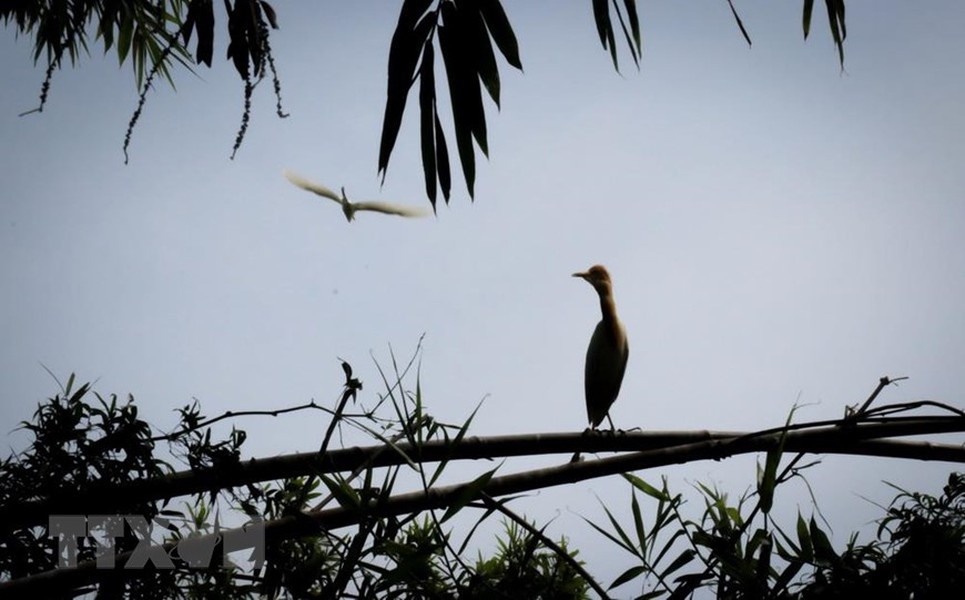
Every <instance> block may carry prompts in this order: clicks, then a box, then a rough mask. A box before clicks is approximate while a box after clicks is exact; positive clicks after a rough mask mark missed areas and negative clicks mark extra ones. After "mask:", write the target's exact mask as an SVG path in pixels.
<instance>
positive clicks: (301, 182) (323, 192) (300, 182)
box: [282, 169, 342, 204]
mask: <svg viewBox="0 0 965 600" xmlns="http://www.w3.org/2000/svg"><path fill="white" fill-rule="evenodd" d="M282 174H283V175H284V176H285V179H287V180H288V181H290V182H292V183H293V184H295V185H297V186H298V187H300V188H302V189H303V190H308V191H309V192H314V193H316V194H318V195H319V196H323V197H325V198H328V199H330V200H334V201H336V202H338V203H339V204H341V203H342V197H341V196H339V195H338V194H336V193H335V192H333V191H332V190H330V189H328V188H327V187H325V186H324V185H321V184H320V183H315V182H314V181H309V180H307V179H305V178H304V177H302V176H301V175H297V174H295V173H293V172H291V171H289V170H288V169H285V170H284V171H282Z"/></svg>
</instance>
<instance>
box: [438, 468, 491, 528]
mask: <svg viewBox="0 0 965 600" xmlns="http://www.w3.org/2000/svg"><path fill="white" fill-rule="evenodd" d="M496 468H497V469H498V468H499V467H496ZM495 473H496V469H492V470H489V471H486V472H485V473H483V474H482V475H480V476H479V477H477V478H475V479H473V480H472V481H470V482H469V483H467V484H466V485H464V486H463V487H462V489H460V490H459V493H458V494H456V497H455V499H454V500H453V501H452V503H451V504H449V508H448V509H446V514H444V515H443V516H442V519H441V520H440V522H441V523H444V522H446V521H448V520H449V518H450V517H452V516H453V515H455V514H456V513H458V512H459V511H460V510H462V508H463V507H464V506H466V505H467V504H469V503H470V502H471V501H472V500H474V499H475V498H476V496H478V495H479V492H481V491H482V490H483V489H485V487H486V486H487V485H488V484H489V480H490V479H492V478H493V474H495Z"/></svg>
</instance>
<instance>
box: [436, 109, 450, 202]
mask: <svg viewBox="0 0 965 600" xmlns="http://www.w3.org/2000/svg"><path fill="white" fill-rule="evenodd" d="M435 119H436V169H438V171H439V185H440V186H441V187H442V197H443V198H445V200H446V204H449V191H450V189H451V188H452V176H451V174H450V172H449V149H448V148H447V147H446V134H445V132H443V131H442V123H440V122H439V113H438V111H437V112H436V117H435Z"/></svg>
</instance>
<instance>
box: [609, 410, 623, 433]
mask: <svg viewBox="0 0 965 600" xmlns="http://www.w3.org/2000/svg"><path fill="white" fill-rule="evenodd" d="M606 420H607V423H609V424H610V431H608V432H607V433H608V434H610V435H615V434H617V433H623V432H622V431H619V432H618V431H617V428H616V427H614V426H613V419H611V418H610V413H607V414H606Z"/></svg>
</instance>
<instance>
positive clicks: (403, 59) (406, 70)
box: [379, 0, 522, 207]
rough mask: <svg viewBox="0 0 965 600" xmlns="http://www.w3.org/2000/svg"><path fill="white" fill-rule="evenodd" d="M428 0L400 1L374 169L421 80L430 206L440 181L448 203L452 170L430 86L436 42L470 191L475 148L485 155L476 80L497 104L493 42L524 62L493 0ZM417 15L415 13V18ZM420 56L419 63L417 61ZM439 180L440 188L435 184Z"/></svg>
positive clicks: (384, 160)
mask: <svg viewBox="0 0 965 600" xmlns="http://www.w3.org/2000/svg"><path fill="white" fill-rule="evenodd" d="M430 5H431V2H426V1H424V0H406V1H405V2H404V3H403V5H402V10H401V11H400V14H399V22H398V25H397V26H396V30H395V33H394V34H393V37H392V44H391V46H390V49H389V77H388V89H387V94H386V103H385V113H384V117H383V125H382V141H381V146H380V149H379V172H380V173H381V174H382V176H383V178H384V177H385V172H386V170H387V169H388V165H389V158H390V157H391V155H392V150H393V149H394V147H395V142H396V139H397V137H398V133H399V128H400V127H401V124H402V115H403V113H404V111H405V104H406V100H407V98H408V94H409V89H410V88H411V87H412V84H413V83H414V82H415V80H416V79H419V82H420V85H419V111H420V119H419V125H420V126H419V132H420V136H421V151H422V166H423V172H424V175H425V186H426V195H427V196H428V197H429V200H430V202H432V205H433V207H435V202H436V194H437V190H438V188H439V187H441V188H442V194H443V197H444V199H445V200H446V202H448V201H449V193H450V186H451V174H450V166H449V151H448V146H447V143H446V139H445V133H444V131H443V128H442V123H441V121H440V119H439V105H438V101H437V96H436V89H435V82H436V78H435V47H434V46H433V40H434V37H435V34H436V33H438V39H439V48H438V49H439V51H440V52H441V53H442V59H443V62H444V64H445V67H446V82H447V84H448V87H449V100H450V103H451V108H452V116H453V118H452V122H453V129H454V130H455V136H456V148H457V150H458V153H459V160H460V164H461V166H462V171H463V175H464V177H465V180H466V187H467V189H468V191H469V195H470V197H472V196H473V194H474V185H475V179H476V162H475V148H474V147H473V142H474V141H475V144H476V145H477V146H479V149H480V150H481V151H482V152H483V154H485V155H488V153H489V145H488V141H487V135H486V113H485V109H484V108H483V103H482V93H481V90H480V83H482V85H483V86H485V88H486V91H487V92H488V94H489V96H490V97H491V98H492V99H493V101H494V102H495V103H496V106H497V107H498V106H499V102H500V80H499V69H498V66H497V64H496V55H495V52H494V50H493V44H494V43H495V46H496V48H498V49H499V51H500V53H501V54H502V55H503V57H504V58H505V59H506V61H507V62H509V64H510V65H512V66H514V67H516V68H520V69H521V68H522V65H521V63H520V61H519V48H518V44H517V42H516V36H515V34H514V33H513V30H512V27H511V26H510V24H509V20H508V19H507V18H506V14H505V11H503V8H502V5H501V4H500V3H499V1H498V0H458V1H454V0H442V1H441V2H440V3H439V5H438V6H437V7H436V9H435V10H433V11H431V12H428V13H426V11H427V10H428V9H429V6H430ZM420 18H421V19H420ZM420 58H421V64H420ZM437 183H438V186H437Z"/></svg>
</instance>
